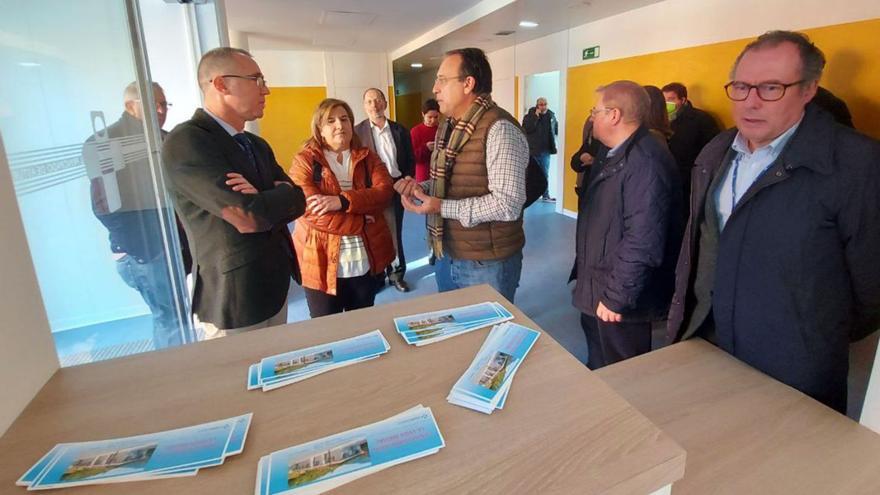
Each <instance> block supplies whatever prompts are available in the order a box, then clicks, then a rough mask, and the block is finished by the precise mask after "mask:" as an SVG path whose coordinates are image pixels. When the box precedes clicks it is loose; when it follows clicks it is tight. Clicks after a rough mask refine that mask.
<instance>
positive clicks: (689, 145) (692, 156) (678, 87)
mask: <svg viewBox="0 0 880 495" xmlns="http://www.w3.org/2000/svg"><path fill="white" fill-rule="evenodd" d="M662 91H663V96H664V97H665V98H666V101H668V102H669V103H671V104H672V106H673V107H674V108H673V110H672V112H671V113H670V119H671V120H670V126H671V127H672V137H670V138H669V151H671V152H672V156H674V157H675V161H676V162H677V163H678V170H679V173H680V175H681V181H682V187H683V190H684V195H685V197H688V196H689V195H690V190H691V186H690V184H691V170H693V168H694V162H696V160H697V155H699V154H700V150H702V149H703V147H704V146H706V144H707V143H708V142H709V141H711V140H712V138H714V137H715V136H717V135H718V132H719V131H720V130H719V129H718V124H717V123H716V122H715V119H714V118H712V116H711V115H709V114H708V113H706V112H704V111H703V110H700V109H699V108H696V107H695V106H694V105H693V104H692V103H691V101H690V100H689V99H688V90H687V87H685V85H684V84H682V83H679V82H673V83H669V84H667V85H666V86H663V89H662ZM688 208H689V205H688V203H685V209H684V214H685V216H684V218H687V215H688V214H689V213H690V212H689V211H688Z"/></svg>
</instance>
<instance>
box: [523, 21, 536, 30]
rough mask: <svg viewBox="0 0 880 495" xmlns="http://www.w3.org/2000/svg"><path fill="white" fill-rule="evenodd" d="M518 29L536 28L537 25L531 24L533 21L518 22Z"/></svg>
mask: <svg viewBox="0 0 880 495" xmlns="http://www.w3.org/2000/svg"><path fill="white" fill-rule="evenodd" d="M519 27H524V28H533V27H538V23H537V22H533V21H520V23H519Z"/></svg>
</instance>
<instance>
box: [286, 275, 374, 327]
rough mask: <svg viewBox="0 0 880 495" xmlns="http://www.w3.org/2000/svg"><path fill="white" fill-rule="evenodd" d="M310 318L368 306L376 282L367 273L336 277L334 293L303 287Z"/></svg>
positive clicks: (372, 298) (370, 303) (371, 299)
mask: <svg viewBox="0 0 880 495" xmlns="http://www.w3.org/2000/svg"><path fill="white" fill-rule="evenodd" d="M303 291H304V292H305V293H306V303H307V304H308V305H309V315H311V317H312V318H318V317H319V316H326V315H332V314H336V313H342V312H343V311H351V310H354V309H360V308H369V307H370V306H372V305H373V301H374V300H375V299H376V284H375V282H374V279H373V277H372V275H370V274H369V273H368V274H366V275H361V276H360V277H351V278H337V279H336V295H335V296H334V295H332V294H327V293H326V292H321V291H319V290H315V289H309V288H308V287H304V288H303Z"/></svg>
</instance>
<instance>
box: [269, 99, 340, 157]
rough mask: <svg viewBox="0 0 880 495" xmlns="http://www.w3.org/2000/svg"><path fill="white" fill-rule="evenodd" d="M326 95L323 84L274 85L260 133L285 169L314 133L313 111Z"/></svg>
mask: <svg viewBox="0 0 880 495" xmlns="http://www.w3.org/2000/svg"><path fill="white" fill-rule="evenodd" d="M326 97H327V88H325V87H323V86H311V87H293V88H291V87H288V88H271V93H270V94H269V96H268V97H267V98H266V111H265V113H264V114H263V118H262V120H260V135H261V136H262V137H263V139H265V140H266V141H268V142H269V145H270V146H272V151H274V152H275V159H276V160H278V164H279V165H281V168H283V169H284V171H285V172H286V171H287V169H289V168H290V165H291V163H293V156H294V155H296V153H298V152H299V150H300V148H302V145H303V143H304V142H305V140H306V139H308V138H309V137H310V136H311V135H312V132H311V130H310V129H309V123H310V122H311V120H312V112H314V111H315V108H317V107H318V104H319V103H321V100H323V99H324V98H326Z"/></svg>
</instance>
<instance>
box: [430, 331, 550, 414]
mask: <svg viewBox="0 0 880 495" xmlns="http://www.w3.org/2000/svg"><path fill="white" fill-rule="evenodd" d="M539 335H541V334H540V333H539V332H537V331H535V330H532V329H531V328H526V327H524V326H522V325H517V324H516V323H509V322H508V323H502V324H501V325H498V326H496V327H494V328H492V331H491V332H489V336H488V337H486V341H485V342H483V346H482V347H480V350H479V351H478V352H477V356H476V357H475V358H474V360H473V362H471V365H470V366H469V367H468V369H467V371H465V372H464V374H463V375H461V378H459V379H458V381H457V382H455V385H454V386H453V387H452V391H450V392H449V396H447V397H446V400H448V401H449V402H451V403H452V404H456V405H459V406H463V407H467V408H470V409H474V410H476V411H480V412H482V413H486V414H492V411H494V410H495V409H501V408H503V407H504V403H505V401H506V400H507V393H508V392H509V391H510V384H511V383H512V382H513V376H514V375H515V374H516V371H517V370H518V369H519V366H520V364H522V361H523V359H525V357H526V354H528V353H529V351H530V350H531V349H532V346H533V345H534V344H535V341H536V340H538V336H539Z"/></svg>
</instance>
